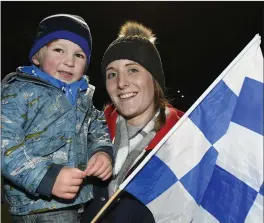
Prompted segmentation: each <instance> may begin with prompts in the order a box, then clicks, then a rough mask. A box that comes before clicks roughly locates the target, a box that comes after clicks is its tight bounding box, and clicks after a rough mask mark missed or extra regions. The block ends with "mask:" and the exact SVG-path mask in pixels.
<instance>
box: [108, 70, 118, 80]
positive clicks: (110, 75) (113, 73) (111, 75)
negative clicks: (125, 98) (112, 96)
mask: <svg viewBox="0 0 264 223" xmlns="http://www.w3.org/2000/svg"><path fill="white" fill-rule="evenodd" d="M116 75H117V73H115V72H112V73H108V74H107V78H108V79H111V78H114V77H115V76H116Z"/></svg>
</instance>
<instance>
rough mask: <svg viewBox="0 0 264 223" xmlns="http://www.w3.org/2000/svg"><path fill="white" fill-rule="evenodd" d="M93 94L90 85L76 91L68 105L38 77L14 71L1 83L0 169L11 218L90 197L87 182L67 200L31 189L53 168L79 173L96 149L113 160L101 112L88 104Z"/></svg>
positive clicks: (68, 204)
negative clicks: (75, 103) (76, 170)
mask: <svg viewBox="0 0 264 223" xmlns="http://www.w3.org/2000/svg"><path fill="white" fill-rule="evenodd" d="M93 92H94V87H93V86H92V85H89V87H88V89H87V91H84V92H81V91H80V92H79V95H78V99H77V105H76V106H73V105H71V103H70V102H69V101H68V99H67V98H66V96H65V95H64V93H63V92H62V90H60V89H58V88H56V87H54V86H52V85H50V84H49V83H48V82H46V81H43V80H41V79H39V78H36V77H33V76H30V75H27V74H24V73H20V72H15V73H11V74H10V75H8V76H7V77H6V78H5V80H3V82H2V94H1V96H2V98H1V99H2V109H1V110H2V114H1V115H2V121H1V124H2V125H1V132H2V133H1V146H2V149H1V155H2V156H1V157H2V158H1V169H2V176H3V177H4V182H5V183H4V197H5V200H6V201H7V202H8V204H9V205H10V212H11V213H12V214H15V215H25V214H30V213H34V212H41V211H48V210H50V209H58V208H62V207H68V206H72V205H76V204H81V203H85V202H87V201H88V200H90V199H91V198H92V197H93V193H92V185H90V184H89V182H84V184H83V186H82V187H81V189H80V193H79V194H78V195H77V196H76V198H75V199H74V200H70V201H69V200H63V199H58V198H56V197H54V196H51V197H45V196H42V195H41V194H38V191H37V190H38V186H39V185H40V183H41V181H42V179H43V177H44V176H45V174H46V173H47V171H48V169H49V168H50V167H51V166H52V165H54V164H55V165H58V164H59V165H63V166H69V167H76V168H79V169H82V170H84V169H85V167H86V164H87V162H88V160H89V158H90V157H91V155H93V154H94V153H96V152H98V151H102V150H103V151H107V153H109V154H110V156H112V157H113V156H114V150H113V145H112V143H111V141H110V138H109V134H108V129H107V125H106V122H105V117H104V113H103V112H100V111H98V110H96V109H95V107H94V106H93V105H92V96H93Z"/></svg>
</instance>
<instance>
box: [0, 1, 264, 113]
mask: <svg viewBox="0 0 264 223" xmlns="http://www.w3.org/2000/svg"><path fill="white" fill-rule="evenodd" d="M54 13H71V14H77V15H79V16H81V17H83V18H84V19H85V20H86V22H87V23H88V25H89V27H90V29H91V32H92V37H93V51H92V59H91V65H90V68H89V71H88V75H89V76H90V79H91V83H92V84H94V85H95V86H96V92H95V97H94V104H95V105H96V106H97V107H98V108H100V109H101V108H102V106H103V105H104V104H105V102H106V100H107V94H106V91H105V86H104V83H103V79H102V74H101V71H100V63H101V58H102V56H103V53H104V51H105V50H106V48H107V47H108V45H109V44H110V43H111V42H112V41H113V40H114V39H115V38H116V36H117V33H118V30H119V27H120V25H121V24H123V23H124V22H125V21H126V20H136V21H139V22H141V23H143V24H145V25H147V26H149V27H150V28H152V29H153V31H154V33H155V34H156V35H157V38H158V39H157V48H158V50H159V52H160V55H161V59H162V62H163V69H164V73H165V78H166V85H167V88H168V90H167V94H168V96H169V98H171V99H173V100H172V101H171V103H172V104H173V105H174V106H175V107H177V108H179V109H181V110H184V111H186V110H187V109H188V108H189V107H190V106H191V105H192V104H193V103H194V102H195V100H196V99H197V98H198V97H199V96H200V95H201V94H202V93H203V92H204V91H205V90H206V88H207V87H208V86H209V85H210V84H211V83H212V82H213V81H214V80H215V78H216V77H217V76H218V75H219V74H220V73H221V72H222V71H223V70H224V69H225V68H226V67H227V66H228V64H229V63H230V62H231V61H232V60H233V59H234V58H235V57H236V56H237V54H238V53H239V52H240V51H241V50H242V49H243V48H244V47H245V46H246V45H247V43H248V42H249V41H250V40H251V39H252V38H253V37H254V36H255V34H257V33H259V34H260V35H261V36H263V35H262V34H263V28H264V27H263V26H264V23H263V21H262V20H263V18H264V16H263V13H264V11H263V3H262V2H196V1H195V2H171V1H168V2H150V1H147V2H143V1H140V2H102V1H96V2H84V1H80V2H77V1H75V2H67V1H66V2H65V1H60V2H53V1H50V2H1V69H2V72H1V74H2V78H3V77H4V76H5V75H6V74H7V73H9V72H12V71H14V70H15V69H16V68H17V67H18V66H21V65H29V60H28V53H29V49H30V47H31V44H32V42H33V40H34V37H35V31H36V28H37V25H38V23H39V22H40V21H41V20H42V19H43V18H44V17H46V16H49V15H51V14H54ZM178 90H180V91H181V93H178ZM182 94H183V95H184V98H182V97H181V95H182Z"/></svg>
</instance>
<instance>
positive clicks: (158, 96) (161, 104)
mask: <svg viewBox="0 0 264 223" xmlns="http://www.w3.org/2000/svg"><path fill="white" fill-rule="evenodd" d="M153 83H154V106H155V111H157V110H158V109H159V110H160V113H159V115H158V117H157V119H156V121H155V126H154V129H155V131H156V132H157V131H159V130H160V129H161V128H162V127H163V125H165V124H166V114H165V109H166V107H167V106H168V104H169V102H168V100H167V99H166V97H165V94H164V92H163V90H162V89H161V87H160V85H159V83H158V82H157V81H156V80H155V79H153Z"/></svg>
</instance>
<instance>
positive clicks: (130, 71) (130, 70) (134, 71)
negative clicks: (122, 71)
mask: <svg viewBox="0 0 264 223" xmlns="http://www.w3.org/2000/svg"><path fill="white" fill-rule="evenodd" d="M128 72H129V73H137V72H138V69H136V68H131V69H129V70H128Z"/></svg>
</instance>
